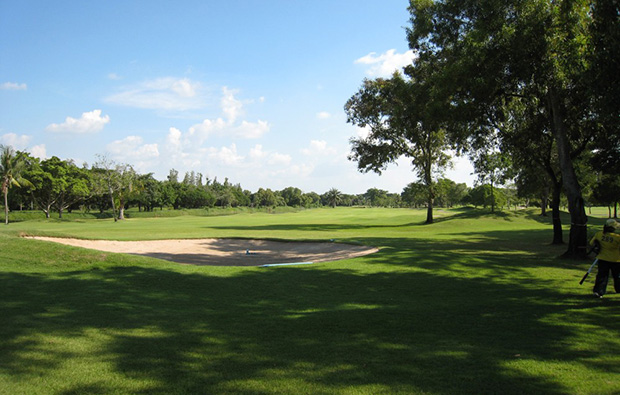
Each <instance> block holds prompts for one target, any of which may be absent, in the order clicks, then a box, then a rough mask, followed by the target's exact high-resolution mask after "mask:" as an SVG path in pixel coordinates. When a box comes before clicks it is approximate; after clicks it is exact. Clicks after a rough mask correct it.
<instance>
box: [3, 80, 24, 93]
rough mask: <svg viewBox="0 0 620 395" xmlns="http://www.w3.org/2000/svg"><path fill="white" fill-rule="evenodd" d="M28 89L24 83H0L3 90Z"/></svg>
mask: <svg viewBox="0 0 620 395" xmlns="http://www.w3.org/2000/svg"><path fill="white" fill-rule="evenodd" d="M27 89H28V86H27V85H26V84H19V83H17V82H5V83H3V84H2V85H0V90H4V91H25V90H27Z"/></svg>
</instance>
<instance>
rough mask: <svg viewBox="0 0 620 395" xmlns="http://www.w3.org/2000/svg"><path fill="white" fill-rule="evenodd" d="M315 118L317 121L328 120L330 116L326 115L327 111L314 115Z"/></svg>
mask: <svg viewBox="0 0 620 395" xmlns="http://www.w3.org/2000/svg"><path fill="white" fill-rule="evenodd" d="M316 117H317V118H318V119H329V118H331V117H332V114H330V113H328V112H327V111H321V112H319V113H317V114H316Z"/></svg>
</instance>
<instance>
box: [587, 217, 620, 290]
mask: <svg viewBox="0 0 620 395" xmlns="http://www.w3.org/2000/svg"><path fill="white" fill-rule="evenodd" d="M618 228H620V224H619V223H618V222H617V221H615V220H613V219H608V220H607V222H605V226H604V227H603V230H602V231H599V232H597V233H596V234H595V235H594V237H593V238H592V240H590V245H591V246H595V245H597V244H598V246H600V252H598V254H597V255H596V257H597V258H598V273H597V274H596V281H595V282H594V290H593V292H594V296H596V297H597V298H602V297H603V295H605V292H606V291H607V282H608V280H609V272H611V275H612V277H613V279H614V289H615V290H616V293H620V234H617V233H614V231H615V230H616V229H618Z"/></svg>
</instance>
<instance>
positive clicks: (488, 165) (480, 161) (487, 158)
mask: <svg viewBox="0 0 620 395" xmlns="http://www.w3.org/2000/svg"><path fill="white" fill-rule="evenodd" d="M474 168H475V169H476V173H477V174H478V181H480V183H482V184H488V185H489V186H490V187H491V193H490V196H491V212H495V193H494V189H495V188H496V186H497V185H498V184H499V185H501V184H503V183H504V181H506V179H507V177H508V172H509V171H510V164H509V158H508V157H507V156H506V155H504V154H502V153H501V152H492V153H489V152H483V153H481V154H480V155H478V157H477V158H476V160H475V161H474Z"/></svg>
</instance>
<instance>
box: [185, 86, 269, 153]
mask: <svg viewBox="0 0 620 395" xmlns="http://www.w3.org/2000/svg"><path fill="white" fill-rule="evenodd" d="M236 92H237V91H235V90H231V89H228V88H227V87H224V88H222V99H221V106H222V112H223V116H224V117H219V118H216V119H205V120H204V121H202V123H199V124H196V125H194V126H192V127H190V128H189V136H190V137H191V138H195V139H197V140H198V141H197V142H198V143H199V144H202V143H203V142H204V140H206V139H207V138H209V137H210V136H228V137H231V138H240V139H257V138H260V137H262V136H263V135H264V134H265V133H267V132H269V130H270V128H271V125H269V123H268V122H267V121H262V120H258V121H257V122H248V121H245V120H243V121H241V122H237V119H238V118H239V117H240V116H242V115H243V113H244V109H243V103H242V102H241V101H240V100H238V99H237V98H235V93H236Z"/></svg>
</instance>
